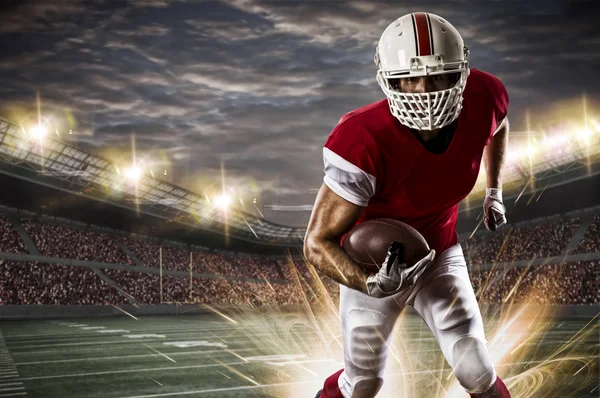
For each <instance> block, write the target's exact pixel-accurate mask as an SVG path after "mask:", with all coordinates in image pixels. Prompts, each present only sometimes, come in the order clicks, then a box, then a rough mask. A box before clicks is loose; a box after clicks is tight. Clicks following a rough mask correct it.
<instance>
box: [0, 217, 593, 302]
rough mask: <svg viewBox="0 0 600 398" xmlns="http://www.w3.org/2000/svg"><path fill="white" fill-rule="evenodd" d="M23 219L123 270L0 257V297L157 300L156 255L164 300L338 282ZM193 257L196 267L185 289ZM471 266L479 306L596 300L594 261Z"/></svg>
mask: <svg viewBox="0 0 600 398" xmlns="http://www.w3.org/2000/svg"><path fill="white" fill-rule="evenodd" d="M581 221H582V220H581V219H572V220H568V221H557V222H551V223H546V224H540V225H535V226H529V227H520V228H517V227H514V226H513V227H511V226H508V227H507V228H505V230H504V231H499V232H497V233H496V234H483V235H481V236H479V237H475V238H472V239H469V240H466V241H465V242H461V243H462V245H463V247H464V249H465V254H466V255H467V261H468V262H469V263H470V264H471V265H478V264H488V265H489V264H496V263H498V262H511V261H514V260H529V259H532V258H542V257H552V256H556V255H559V254H561V253H564V252H565V250H566V249H567V246H568V244H569V242H570V241H571V239H572V237H573V235H574V233H575V232H576V231H577V229H578V228H579V226H580V225H581ZM21 222H22V224H23V226H24V229H25V231H26V232H27V234H29V236H30V237H31V240H32V242H33V243H34V244H35V246H36V247H37V249H38V250H39V251H40V252H41V253H42V254H43V255H45V256H49V257H55V258H69V259H77V260H86V261H94V262H102V263H108V264H121V265H124V266H125V267H120V269H115V268H104V269H102V270H99V271H94V270H93V269H91V268H88V267H85V266H77V265H73V266H67V265H54V264H42V263H31V262H11V261H5V260H2V259H0V276H1V278H0V304H61V305H71V304H124V303H139V304H157V303H160V302H161V288H160V286H161V279H160V276H159V270H158V268H159V266H160V264H161V261H160V258H161V253H162V266H163V276H162V302H171V303H173V302H178V303H189V302H191V303H201V304H210V305H248V306H254V307H258V306H262V305H273V304H276V305H293V304H301V303H310V304H311V305H316V304H319V303H321V304H324V305H330V304H333V305H337V303H338V301H339V285H338V284H337V283H336V282H334V281H332V280H331V279H329V278H327V277H324V276H323V275H322V274H320V273H318V272H316V270H315V269H314V268H313V267H312V266H310V265H308V264H306V263H305V262H304V261H303V260H301V259H295V260H294V259H291V258H281V259H278V260H274V259H271V258H267V257H265V258H251V257H247V256H243V255H233V254H231V255H229V254H228V255H225V254H222V253H213V252H205V251H200V250H190V248H189V247H187V248H186V247H185V246H177V245H173V244H166V243H163V244H160V243H157V242H151V241H145V240H142V239H139V238H135V239H134V238H129V237H128V238H125V237H115V236H111V235H109V234H106V233H103V232H94V231H89V230H84V229H78V228H71V227H67V226H62V225H55V224H49V223H40V222H36V221H31V220H27V219H23V220H21ZM599 226H600V217H599V216H597V217H596V218H595V219H594V221H593V222H592V224H591V226H590V228H589V230H588V231H587V233H586V234H585V236H584V238H583V240H582V242H581V244H580V246H579V248H578V251H580V252H592V251H599V249H600V248H599V247H598V241H599V234H598V229H599ZM0 234H1V235H0V236H1V238H2V240H1V241H0V252H7V253H19V254H27V253H28V251H27V249H26V248H25V246H24V244H23V242H22V240H21V237H20V236H19V235H18V234H17V232H15V230H14V228H13V227H12V222H11V221H10V220H9V219H8V218H5V217H0ZM190 253H191V255H190ZM190 257H191V264H192V271H193V272H194V273H195V274H194V275H193V277H192V278H193V279H192V284H191V287H190V279H189V274H188V272H189V270H190ZM135 264H137V265H138V266H136V265H135ZM502 267H504V266H502ZM121 268H122V269H121ZM471 268H472V272H471V279H472V283H473V286H474V288H475V291H476V293H477V295H478V298H479V300H480V302H482V303H502V302H508V301H511V302H517V303H519V302H535V303H543V304H581V305H586V304H588V305H589V304H596V305H597V304H600V302H599V300H600V293H599V290H600V286H599V285H598V281H599V280H600V273H599V271H598V270H599V269H600V264H599V263H598V262H597V261H587V262H581V263H570V264H562V265H543V266H535V267H531V268H517V267H511V268H508V269H506V268H505V267H504V268H503V269H499V267H498V266H496V267H494V268H492V270H491V271H478V269H479V268H478V267H477V266H475V267H471ZM171 271H182V273H171ZM183 272H185V274H184V273H183ZM98 273H100V274H101V275H103V276H105V277H107V278H109V280H112V281H113V282H114V284H113V283H112V282H111V284H112V285H111V284H108V283H107V282H105V281H104V280H103V279H102V278H101V277H100V276H99V275H98ZM199 274H201V275H199ZM113 285H114V286H113ZM190 289H191V290H190Z"/></svg>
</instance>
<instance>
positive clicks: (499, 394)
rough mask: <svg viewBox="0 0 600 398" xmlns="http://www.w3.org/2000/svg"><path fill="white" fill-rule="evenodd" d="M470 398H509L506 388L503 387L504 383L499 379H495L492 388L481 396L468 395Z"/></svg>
mask: <svg viewBox="0 0 600 398" xmlns="http://www.w3.org/2000/svg"><path fill="white" fill-rule="evenodd" d="M470 395H471V398H510V393H509V392H508V388H506V386H505V385H504V382H503V381H502V379H501V378H500V377H496V381H495V382H494V384H492V387H491V388H490V389H489V390H487V391H486V392H484V393H481V394H470Z"/></svg>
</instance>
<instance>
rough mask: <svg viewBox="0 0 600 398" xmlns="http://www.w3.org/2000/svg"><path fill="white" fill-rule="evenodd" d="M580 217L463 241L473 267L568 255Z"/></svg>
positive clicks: (506, 229)
mask: <svg viewBox="0 0 600 398" xmlns="http://www.w3.org/2000/svg"><path fill="white" fill-rule="evenodd" d="M581 221H582V220H581V219H580V218H574V219H569V220H564V221H557V222H550V223H546V224H539V225H535V226H529V227H521V228H519V227H514V226H510V225H509V226H508V227H507V228H503V229H501V230H499V231H497V232H495V233H488V234H483V235H481V236H478V237H477V236H476V237H473V238H471V239H468V240H465V241H464V242H461V244H462V245H463V248H464V252H465V255H466V256H467V259H468V261H469V263H470V264H493V263H496V262H511V261H519V260H531V259H533V258H544V257H553V256H557V255H559V254H561V253H565V251H566V249H567V246H568V244H569V242H570V241H571V238H573V235H574V234H575V232H576V231H577V229H578V228H579V226H580V225H581Z"/></svg>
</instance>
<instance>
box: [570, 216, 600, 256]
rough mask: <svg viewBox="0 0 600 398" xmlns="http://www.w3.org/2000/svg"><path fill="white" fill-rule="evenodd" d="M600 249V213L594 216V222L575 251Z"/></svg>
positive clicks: (584, 251)
mask: <svg viewBox="0 0 600 398" xmlns="http://www.w3.org/2000/svg"><path fill="white" fill-rule="evenodd" d="M599 251H600V214H598V215H596V216H594V219H593V220H592V223H591V224H590V226H589V228H588V229H587V231H586V232H585V235H583V239H582V240H581V243H580V244H579V246H578V247H577V250H576V251H575V253H595V252H599Z"/></svg>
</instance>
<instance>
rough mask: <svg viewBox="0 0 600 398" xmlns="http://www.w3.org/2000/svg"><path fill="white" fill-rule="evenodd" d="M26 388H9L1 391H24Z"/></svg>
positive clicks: (0, 389)
mask: <svg viewBox="0 0 600 398" xmlns="http://www.w3.org/2000/svg"><path fill="white" fill-rule="evenodd" d="M24 389H25V387H9V388H0V391H16V390H24Z"/></svg>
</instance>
